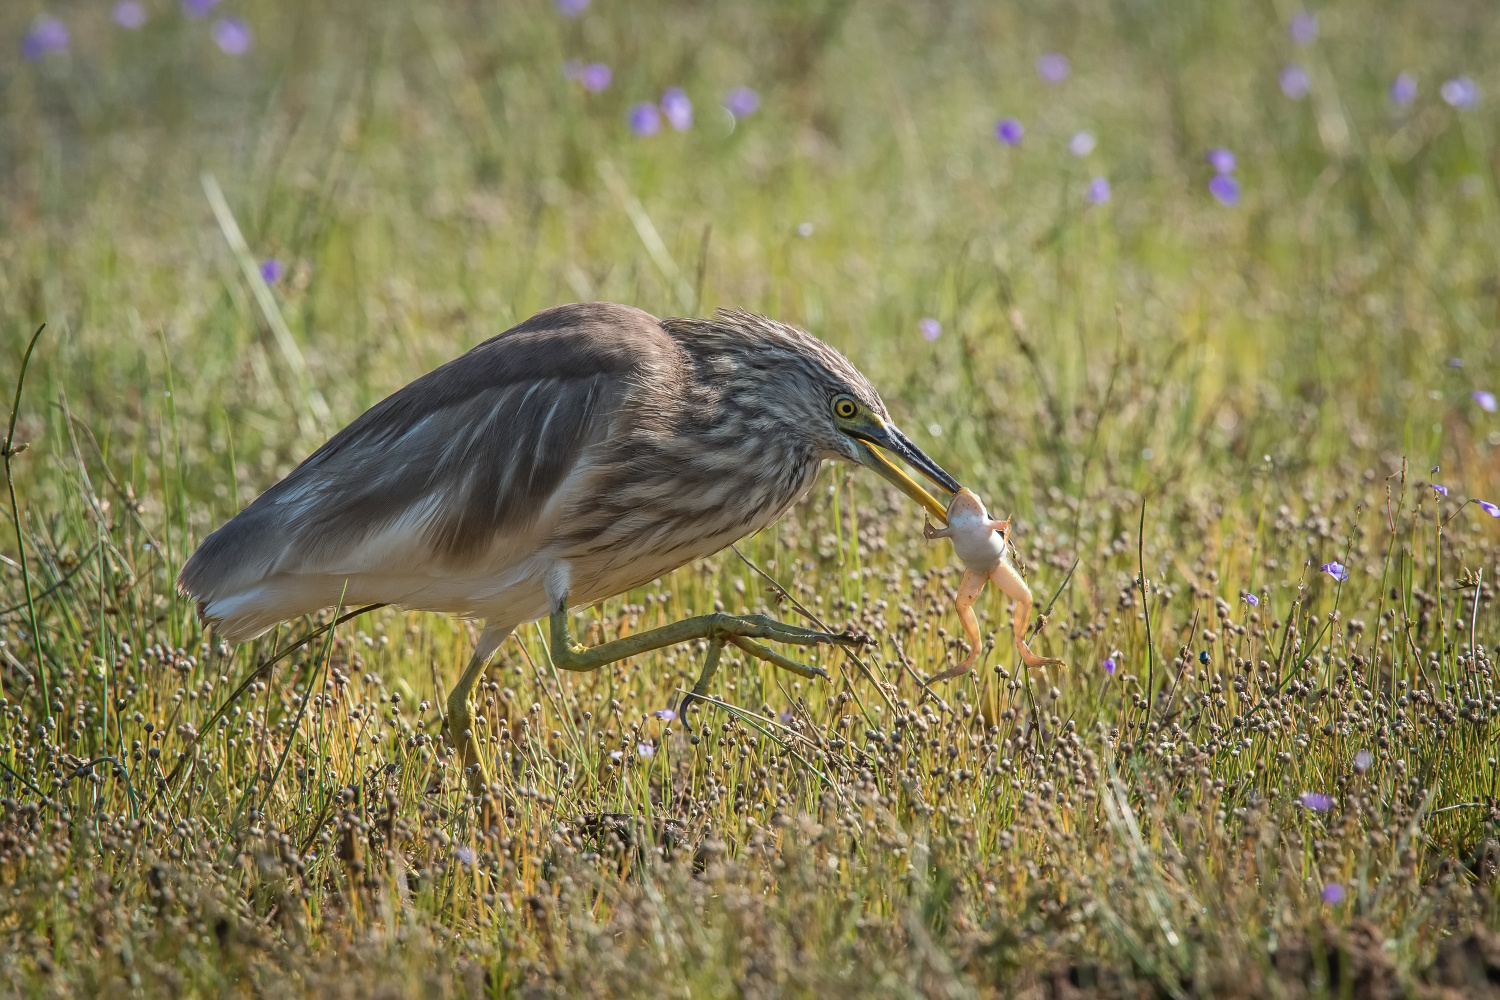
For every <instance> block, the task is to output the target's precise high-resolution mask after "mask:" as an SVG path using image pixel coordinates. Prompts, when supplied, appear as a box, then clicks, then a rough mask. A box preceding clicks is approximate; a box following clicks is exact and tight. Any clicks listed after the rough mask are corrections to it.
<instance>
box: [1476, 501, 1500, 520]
mask: <svg viewBox="0 0 1500 1000" xmlns="http://www.w3.org/2000/svg"><path fill="white" fill-rule="evenodd" d="M1474 502H1475V503H1477V504H1478V505H1479V509H1480V510H1482V511H1484V512H1485V513H1486V514H1488V515H1489V516H1490V517H1500V507H1496V506H1495V505H1494V504H1492V503H1490V502H1489V501H1488V500H1475V501H1474Z"/></svg>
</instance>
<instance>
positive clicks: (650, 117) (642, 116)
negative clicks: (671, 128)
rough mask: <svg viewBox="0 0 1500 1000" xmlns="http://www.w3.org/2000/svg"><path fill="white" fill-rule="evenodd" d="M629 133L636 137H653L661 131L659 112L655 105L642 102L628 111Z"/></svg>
mask: <svg viewBox="0 0 1500 1000" xmlns="http://www.w3.org/2000/svg"><path fill="white" fill-rule="evenodd" d="M628 121H629V122H630V131H632V132H634V133H635V134H636V135H655V134H656V133H658V132H660V131H661V112H660V111H658V110H656V105H654V104H652V103H650V102H642V103H640V104H637V105H636V106H635V107H633V108H631V109H630V115H629V116H628Z"/></svg>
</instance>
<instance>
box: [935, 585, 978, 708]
mask: <svg viewBox="0 0 1500 1000" xmlns="http://www.w3.org/2000/svg"><path fill="white" fill-rule="evenodd" d="M988 579H989V578H988V577H986V576H985V575H984V574H983V573H976V572H974V571H973V570H972V569H966V570H964V578H963V580H962V581H961V582H960V583H959V585H958V600H957V601H956V602H954V603H955V604H957V606H958V620H959V621H960V622H961V623H962V624H963V627H964V635H965V637H967V638H968V640H969V655H968V658H967V659H965V660H964V661H963V662H962V663H960V664H958V665H957V666H953V667H949V668H948V669H947V670H944V671H943V672H942V673H940V674H937V675H935V676H933V677H929V678H928V679H927V683H928V684H932V683H933V682H935V681H945V680H949V679H950V678H953V677H961V676H963V675H964V674H966V673H968V672H969V668H971V667H973V666H974V661H975V660H978V659H979V621H978V620H977V619H976V618H975V617H974V602H975V601H977V600H979V593H980V591H982V590H984V584H985V581H986V580H988Z"/></svg>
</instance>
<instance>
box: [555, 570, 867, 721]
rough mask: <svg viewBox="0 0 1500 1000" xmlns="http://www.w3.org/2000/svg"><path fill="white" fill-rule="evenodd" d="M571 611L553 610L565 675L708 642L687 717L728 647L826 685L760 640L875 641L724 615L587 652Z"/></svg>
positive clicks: (686, 699)
mask: <svg viewBox="0 0 1500 1000" xmlns="http://www.w3.org/2000/svg"><path fill="white" fill-rule="evenodd" d="M567 607H568V602H567V597H566V595H564V597H563V599H562V601H561V602H560V604H559V606H558V607H557V608H556V609H554V610H553V612H552V618H551V631H552V662H553V664H554V665H555V666H557V667H559V668H561V669H563V670H575V671H587V670H597V669H599V668H600V667H602V666H605V665H606V664H610V663H616V662H618V661H620V660H623V659H625V658H626V657H629V656H636V655H637V654H640V653H646V652H650V651H651V650H653V649H661V648H662V647H664V646H675V645H677V644H678V643H682V642H693V641H695V640H698V639H707V640H708V655H707V657H705V659H704V662H703V672H702V674H700V675H699V677H698V683H697V684H694V685H693V690H692V692H691V693H689V694H687V695H684V696H683V699H682V703H681V705H680V706H679V712H682V711H685V710H686V709H687V707H688V705H689V704H691V702H692V701H693V700H695V699H697V700H702V699H703V697H704V695H705V694H706V693H707V691H708V685H709V683H710V682H711V681H712V680H713V676H714V672H715V671H716V670H717V669H718V666H719V654H720V652H721V651H722V650H723V648H724V644H725V643H729V644H730V645H733V646H737V647H739V648H740V649H742V650H744V651H745V652H746V653H749V654H750V655H751V656H753V657H755V658H756V659H758V660H764V661H766V662H767V663H771V664H774V665H775V666H778V667H780V668H782V669H783V670H789V671H791V672H792V673H794V674H797V675H798V676H801V677H821V678H823V679H824V680H827V679H828V674H827V672H826V671H824V670H821V669H819V668H817V667H809V666H807V665H806V664H802V663H798V662H797V661H796V660H793V659H791V658H790V657H787V656H783V655H782V654H780V653H778V652H776V651H775V650H773V649H770V648H768V647H766V646H764V645H762V644H761V643H759V642H756V641H755V640H757V639H769V640H771V641H772V642H784V643H788V644H790V645H794V646H819V645H823V644H825V643H826V644H830V645H835V646H860V645H864V644H865V643H867V642H869V641H870V640H869V639H868V638H866V637H865V636H862V635H857V634H855V633H853V632H819V631H817V630H815V629H807V628H800V627H798V626H796V625H788V624H786V623H785V622H779V621H777V620H776V619H774V618H768V617H766V616H765V615H726V614H722V613H720V614H711V615H698V616H696V617H693V618H684V619H683V620H682V621H679V622H673V623H672V624H670V625H663V626H661V627H659V628H654V629H650V630H648V631H645V632H637V633H636V634H635V635H632V636H628V637H627V638H624V639H616V640H614V641H613V642H605V643H601V644H600V645H598V646H585V645H583V644H582V643H580V642H577V641H576V640H574V638H573V634H572V630H571V629H570V628H569V626H568V611H567Z"/></svg>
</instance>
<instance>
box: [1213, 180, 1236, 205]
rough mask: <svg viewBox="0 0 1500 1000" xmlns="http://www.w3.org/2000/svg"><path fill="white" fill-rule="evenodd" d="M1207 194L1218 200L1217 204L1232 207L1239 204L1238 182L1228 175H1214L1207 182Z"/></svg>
mask: <svg viewBox="0 0 1500 1000" xmlns="http://www.w3.org/2000/svg"><path fill="white" fill-rule="evenodd" d="M1208 193H1209V194H1211V195H1213V196H1214V197H1215V198H1217V199H1219V204H1221V205H1229V206H1231V207H1232V206H1234V205H1238V204H1239V203H1240V182H1239V181H1237V180H1235V179H1234V178H1233V177H1231V176H1229V175H1228V174H1215V175H1214V178H1213V180H1211V181H1209V182H1208Z"/></svg>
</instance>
